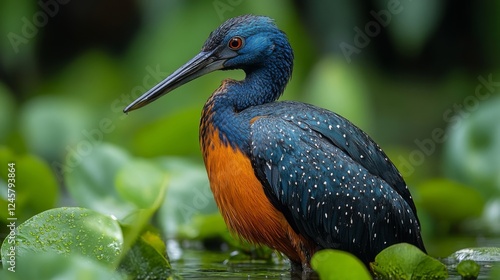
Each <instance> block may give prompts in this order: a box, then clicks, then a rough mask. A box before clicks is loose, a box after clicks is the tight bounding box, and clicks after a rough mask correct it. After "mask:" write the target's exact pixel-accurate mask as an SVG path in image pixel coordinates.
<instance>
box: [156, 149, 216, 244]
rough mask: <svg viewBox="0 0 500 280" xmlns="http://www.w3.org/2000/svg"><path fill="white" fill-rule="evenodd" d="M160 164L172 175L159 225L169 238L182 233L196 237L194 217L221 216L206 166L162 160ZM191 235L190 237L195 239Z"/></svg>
mask: <svg viewBox="0 0 500 280" xmlns="http://www.w3.org/2000/svg"><path fill="white" fill-rule="evenodd" d="M158 162H159V164H160V165H161V166H162V168H164V170H166V171H167V173H168V176H169V181H168V191H167V196H166V198H165V201H164V202H163V204H162V206H161V207H160V210H159V212H158V223H159V224H160V227H161V229H162V230H163V232H165V234H166V235H167V237H178V236H179V235H180V230H181V227H182V231H187V232H191V233H193V234H194V232H196V234H194V235H197V234H198V233H199V231H198V230H197V228H198V226H197V225H194V224H193V223H195V221H194V220H193V219H194V217H196V216H197V215H199V214H200V213H201V214H203V215H212V214H216V213H219V210H218V209H217V206H216V205H215V201H214V198H213V194H212V192H211V190H210V186H209V183H208V178H207V173H206V171H205V168H204V167H203V165H201V164H199V163H195V162H193V161H190V160H186V159H182V158H167V157H163V158H160V159H159V160H158ZM193 234H189V236H193Z"/></svg>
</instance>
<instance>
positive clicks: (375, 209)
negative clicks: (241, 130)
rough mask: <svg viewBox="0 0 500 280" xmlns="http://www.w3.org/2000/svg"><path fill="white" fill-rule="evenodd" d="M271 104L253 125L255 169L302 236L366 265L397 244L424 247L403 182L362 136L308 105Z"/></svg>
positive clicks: (372, 144) (368, 139)
mask: <svg viewBox="0 0 500 280" xmlns="http://www.w3.org/2000/svg"><path fill="white" fill-rule="evenodd" d="M266 106H267V107H268V108H266V110H263V111H267V114H265V115H263V116H262V117H260V118H258V119H256V120H255V121H254V122H253V124H252V126H251V133H252V143H251V159H252V164H253V166H254V169H255V172H256V174H257V177H258V178H259V179H260V180H261V182H262V183H263V185H264V189H265V191H266V194H267V196H268V197H269V199H270V200H271V201H272V202H273V204H274V205H275V206H276V207H277V208H278V209H280V210H281V211H282V212H283V213H285V216H286V217H287V220H288V221H289V223H290V224H291V225H292V227H293V228H294V229H295V230H296V231H297V232H299V233H301V234H303V235H304V236H306V237H308V238H310V239H312V240H314V241H315V242H316V243H317V244H319V245H320V247H323V248H339V249H343V250H347V251H350V252H352V253H354V254H355V255H357V256H358V257H359V258H361V259H362V260H363V261H365V262H368V261H372V260H373V258H374V257H375V255H376V254H377V253H378V252H380V251H381V250H382V249H383V248H385V247H387V246H389V245H391V244H394V243H399V242H408V243H412V244H415V245H417V246H419V247H420V248H422V249H423V250H424V248H423V244H422V241H421V238H420V229H419V223H418V219H417V216H416V211H415V206H414V204H413V201H412V199H411V196H410V193H409V191H408V189H407V188H406V184H405V183H404V180H403V179H402V178H401V176H400V175H399V173H398V172H397V170H396V168H395V167H394V165H393V164H392V163H391V162H390V161H389V160H388V159H387V156H386V155H385V154H384V153H383V152H382V150H381V149H380V148H379V147H378V145H376V144H375V143H374V142H373V141H372V140H371V139H370V138H369V137H368V136H367V135H366V134H365V133H364V132H362V131H361V130H360V129H359V128H357V127H356V126H354V125H353V124H351V123H350V122H349V121H347V120H346V119H344V118H342V117H340V116H338V115H336V114H334V113H332V112H330V111H327V110H324V109H320V108H317V107H314V106H311V105H305V104H302V103H295V102H280V103H273V104H268V105H266Z"/></svg>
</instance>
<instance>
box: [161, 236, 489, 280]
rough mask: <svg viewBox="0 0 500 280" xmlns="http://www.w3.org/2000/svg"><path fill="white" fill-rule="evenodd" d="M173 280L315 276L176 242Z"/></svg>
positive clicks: (485, 266)
mask: <svg viewBox="0 0 500 280" xmlns="http://www.w3.org/2000/svg"><path fill="white" fill-rule="evenodd" d="M168 247H169V255H170V258H171V263H172V268H173V273H174V278H175V279H294V280H295V279H311V280H313V279H318V277H317V276H316V275H314V274H312V275H311V274H308V275H300V274H299V275H296V274H292V273H291V271H290V264H289V263H288V262H282V263H269V262H265V261H248V260H240V261H231V262H230V261H228V255H229V253H228V252H217V251H208V250H204V249H198V248H189V249H180V247H179V245H178V244H177V243H175V242H169V245H168ZM441 261H442V262H443V263H445V264H446V266H447V267H448V273H449V275H450V276H449V277H448V279H450V280H460V279H461V277H460V275H458V273H457V272H456V269H455V268H456V265H457V263H455V262H454V261H453V260H451V259H442V260H441ZM478 264H479V265H480V266H481V271H480V275H479V278H478V279H490V278H489V277H488V275H489V273H490V270H491V267H492V265H494V263H492V262H480V263H479V262H478Z"/></svg>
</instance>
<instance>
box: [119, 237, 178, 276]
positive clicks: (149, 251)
mask: <svg viewBox="0 0 500 280" xmlns="http://www.w3.org/2000/svg"><path fill="white" fill-rule="evenodd" d="M165 252H166V250H165V243H163V241H162V240H161V239H160V237H159V236H158V235H156V234H153V233H151V232H146V233H144V234H143V235H142V236H141V237H140V238H139V239H138V240H137V242H136V243H135V244H134V245H133V246H132V248H131V249H130V250H129V251H128V252H127V254H126V256H125V258H124V259H123V261H122V262H121V263H120V271H123V272H125V273H126V274H127V275H128V276H129V277H132V278H134V279H167V278H168V277H169V276H170V275H171V266H170V262H169V261H168V259H167V258H166V255H165Z"/></svg>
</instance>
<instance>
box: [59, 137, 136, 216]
mask: <svg viewBox="0 0 500 280" xmlns="http://www.w3.org/2000/svg"><path fill="white" fill-rule="evenodd" d="M130 160H131V159H130V157H129V155H128V154H127V153H125V152H124V151H123V150H120V149H118V148H117V147H115V146H112V145H109V144H102V145H98V146H95V147H94V148H93V150H92V153H90V154H89V155H87V156H85V157H83V158H82V159H81V161H80V162H78V164H76V165H75V167H74V168H72V169H71V170H68V171H67V172H65V179H66V185H67V186H68V190H69V192H70V194H71V197H72V198H73V199H75V200H76V201H77V202H78V205H80V206H83V207H87V208H91V209H94V210H96V211H99V212H101V213H105V214H110V215H114V216H115V217H117V218H119V219H121V218H123V217H125V216H127V215H128V214H130V213H131V212H132V211H134V210H135V209H136V207H135V205H134V204H133V203H131V202H129V201H127V200H125V199H123V198H122V197H121V196H120V195H119V194H118V192H117V191H116V188H115V176H116V175H117V173H118V171H119V170H120V169H121V168H123V167H124V166H125V165H126V164H127V163H128V162H130Z"/></svg>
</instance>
